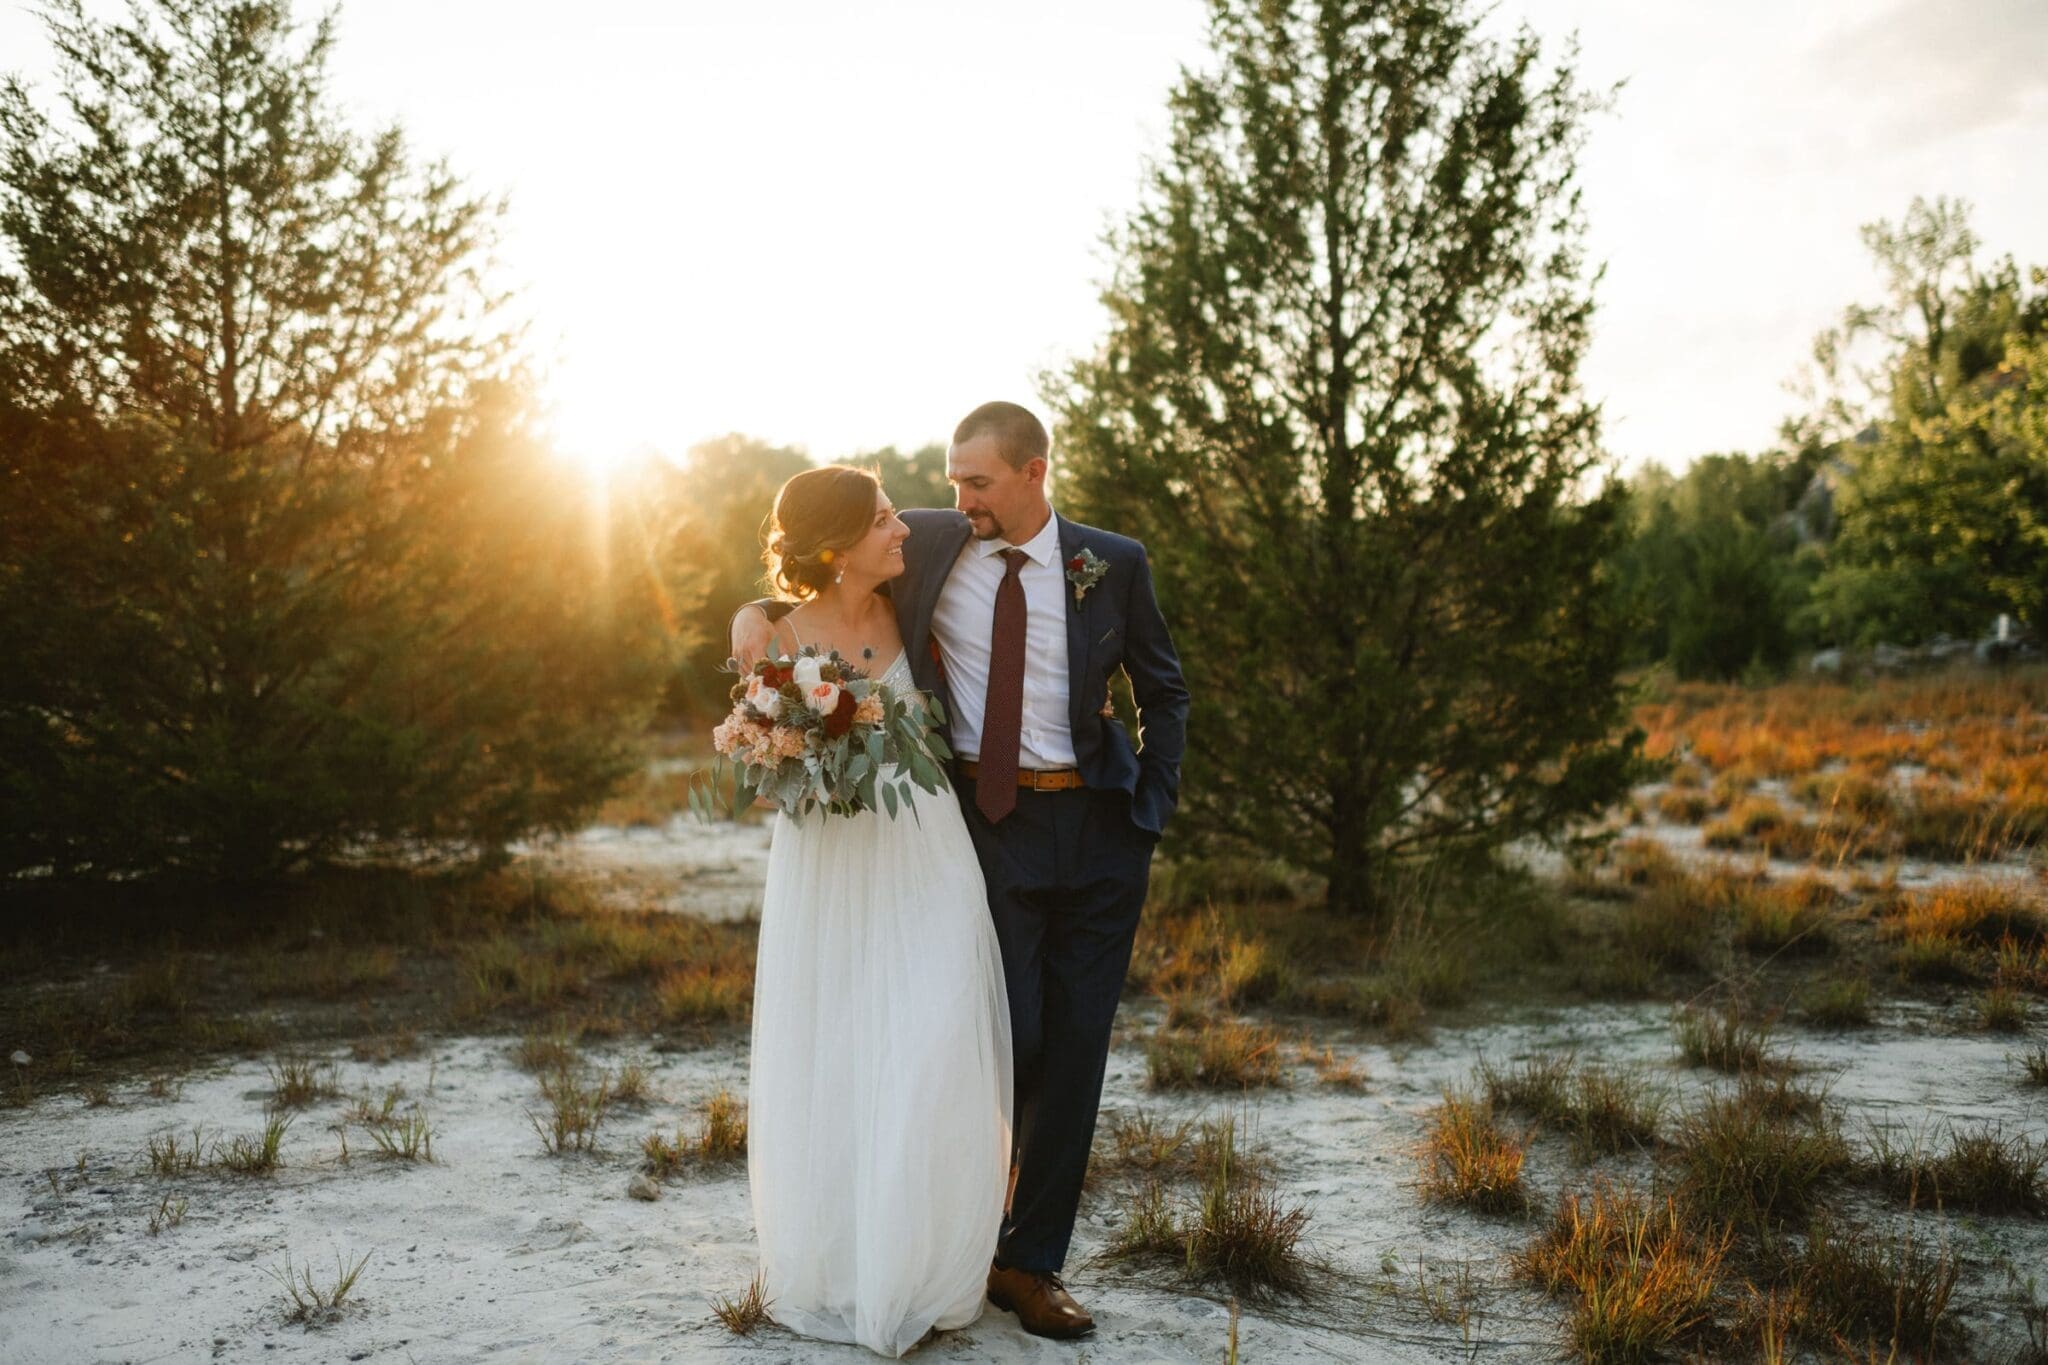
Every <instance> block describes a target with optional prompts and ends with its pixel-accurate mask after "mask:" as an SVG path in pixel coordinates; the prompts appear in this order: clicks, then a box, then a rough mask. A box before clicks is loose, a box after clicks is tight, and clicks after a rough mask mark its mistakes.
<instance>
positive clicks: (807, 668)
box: [796, 654, 820, 696]
mask: <svg viewBox="0 0 2048 1365" xmlns="http://www.w3.org/2000/svg"><path fill="white" fill-rule="evenodd" d="M819 667H820V664H819V660H818V656H817V655H815V654H806V655H804V657H803V658H801V659H798V660H797V661H796V685H797V686H798V687H801V688H802V689H803V690H804V693H805V695H807V696H808V695H809V694H810V690H811V689H812V688H814V687H816V686H817V685H818V669H819Z"/></svg>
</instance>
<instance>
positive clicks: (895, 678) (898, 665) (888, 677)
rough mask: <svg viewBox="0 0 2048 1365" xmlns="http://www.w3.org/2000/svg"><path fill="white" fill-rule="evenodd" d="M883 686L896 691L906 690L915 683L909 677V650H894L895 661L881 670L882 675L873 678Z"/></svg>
mask: <svg viewBox="0 0 2048 1365" xmlns="http://www.w3.org/2000/svg"><path fill="white" fill-rule="evenodd" d="M875 681H876V682H878V683H880V684H881V685H882V686H884V687H893V688H895V689H896V690H897V691H898V692H908V691H909V690H910V689H911V688H912V687H913V686H915V684H914V683H913V682H912V681H911V677H910V651H909V650H907V649H902V650H898V651H897V652H896V661H895V662H894V663H892V664H890V665H889V666H888V667H887V668H885V669H883V670H882V676H881V677H879V678H877V679H875Z"/></svg>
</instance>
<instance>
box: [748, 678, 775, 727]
mask: <svg viewBox="0 0 2048 1365" xmlns="http://www.w3.org/2000/svg"><path fill="white" fill-rule="evenodd" d="M747 705H749V706H751V707H753V708H754V709H755V710H756V711H759V712H760V713H761V714H762V715H764V716H766V717H768V719H770V720H775V719H777V718H778V717H780V716H781V715H782V692H781V691H780V689H777V688H773V687H770V686H769V685H768V684H767V682H766V681H765V680H764V679H762V678H760V677H756V678H755V679H754V680H753V681H752V682H750V683H748V684H747Z"/></svg>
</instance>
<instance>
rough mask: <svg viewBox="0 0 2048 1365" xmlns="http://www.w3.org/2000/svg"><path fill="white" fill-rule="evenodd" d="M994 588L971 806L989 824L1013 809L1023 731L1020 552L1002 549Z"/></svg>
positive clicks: (1022, 590) (1015, 801) (1022, 560)
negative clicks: (992, 629) (992, 631)
mask: <svg viewBox="0 0 2048 1365" xmlns="http://www.w3.org/2000/svg"><path fill="white" fill-rule="evenodd" d="M1002 554H1003V559H1004V560H1005V561H1006V563H1005V566H1004V569H1003V581H1002V584H1001V585H1000V586H999V587H997V588H996V629H995V635H994V637H993V638H992V639H991V640H990V642H989V647H988V704H987V706H985V707H984V708H983V709H982V714H981V767H980V770H979V776H978V777H977V778H976V780H975V784H974V804H975V805H976V806H977V807H979V808H980V810H981V813H982V814H983V815H985V816H987V817H988V820H989V823H990V824H994V823H995V822H996V821H998V820H1000V819H1002V818H1003V817H1004V816H1005V815H1008V814H1009V813H1010V812H1011V811H1012V810H1015V809H1016V807H1017V744H1018V740H1019V739H1020V737H1021V736H1022V734H1023V731H1024V585H1023V583H1021V582H1019V581H1018V579H1017V575H1018V573H1019V572H1020V571H1021V570H1022V569H1023V568H1024V559H1025V555H1024V552H1023V551H1022V550H1014V549H1012V550H1004V551H1003V552H1002Z"/></svg>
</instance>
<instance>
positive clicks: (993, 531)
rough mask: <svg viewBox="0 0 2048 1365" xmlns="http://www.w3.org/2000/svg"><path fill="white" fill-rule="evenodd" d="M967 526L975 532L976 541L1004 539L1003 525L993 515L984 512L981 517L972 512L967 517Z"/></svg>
mask: <svg viewBox="0 0 2048 1365" xmlns="http://www.w3.org/2000/svg"><path fill="white" fill-rule="evenodd" d="M967 524H968V526H969V527H970V528H971V529H972V530H973V531H974V538H975V539H976V540H1001V539H1002V538H1003V524H1002V523H1001V522H1000V521H997V520H996V519H995V516H994V514H993V513H989V512H984V513H982V514H981V515H980V516H976V515H974V514H973V513H971V512H970V513H968V516H967Z"/></svg>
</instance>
